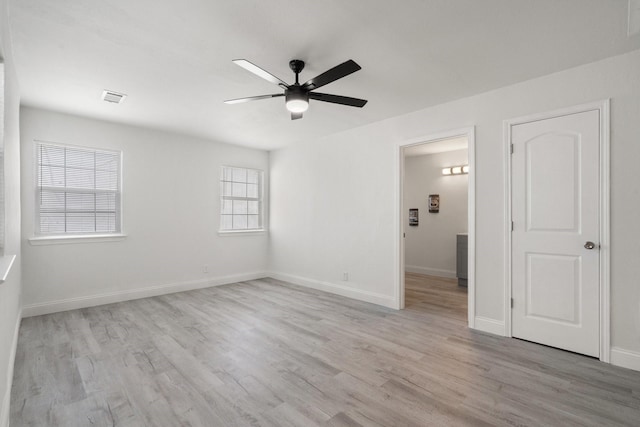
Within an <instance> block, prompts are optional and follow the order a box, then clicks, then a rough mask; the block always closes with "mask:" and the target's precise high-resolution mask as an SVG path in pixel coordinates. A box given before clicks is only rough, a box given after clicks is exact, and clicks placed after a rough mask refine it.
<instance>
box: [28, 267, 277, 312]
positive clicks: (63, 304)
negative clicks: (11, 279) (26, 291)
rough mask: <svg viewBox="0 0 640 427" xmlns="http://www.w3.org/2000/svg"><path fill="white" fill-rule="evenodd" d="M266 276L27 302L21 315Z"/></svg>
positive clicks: (222, 279)
mask: <svg viewBox="0 0 640 427" xmlns="http://www.w3.org/2000/svg"><path fill="white" fill-rule="evenodd" d="M266 276H267V274H266V273H265V272H254V273H245V274H234V275H229V276H220V277H215V278H209V279H204V280H192V281H188V282H179V283H168V284H164V285H158V286H149V287H144V288H138V289H131V290H126V291H116V292H107V293H104V294H97V295H88V296H83V297H76V298H68V299H63V300H57V301H48V302H43V303H37V304H29V305H25V306H24V307H23V308H22V315H23V317H31V316H40V315H42V314H50V313H58V312H60V311H68V310H75V309H78V308H87V307H95V306H97V305H104V304H112V303H116V302H122V301H129V300H134V299H140V298H148V297H155V296H158V295H166V294H172V293H175V292H184V291H191V290H194V289H203V288H209V287H212V286H220V285H228V284H230V283H236V282H244V281H247V280H256V279H261V278H263V277H266Z"/></svg>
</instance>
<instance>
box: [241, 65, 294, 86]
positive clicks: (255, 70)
mask: <svg viewBox="0 0 640 427" xmlns="http://www.w3.org/2000/svg"><path fill="white" fill-rule="evenodd" d="M233 62H234V63H235V64H237V65H239V66H241V67H242V68H244V69H245V70H247V71H250V72H252V73H253V74H255V75H256V76H258V77H262V78H263V79H265V80H266V81H268V82H271V83H273V84H276V85H280V86H282V85H284V86H285V87H289V85H288V84H287V83H286V82H285V81H283V80H280V79H279V78H277V77H276V76H274V75H273V74H271V73H270V72H268V71H266V70H263V69H262V68H260V67H258V66H257V65H256V64H253V63H251V62H249V61H247V60H246V59H234V60H233Z"/></svg>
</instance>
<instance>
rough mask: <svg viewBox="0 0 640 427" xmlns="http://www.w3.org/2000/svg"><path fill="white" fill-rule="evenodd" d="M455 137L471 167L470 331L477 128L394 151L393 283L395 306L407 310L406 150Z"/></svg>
mask: <svg viewBox="0 0 640 427" xmlns="http://www.w3.org/2000/svg"><path fill="white" fill-rule="evenodd" d="M456 137H466V138H467V150H468V152H467V157H468V164H469V174H468V190H467V191H468V193H467V194H468V207H467V209H468V214H467V221H468V235H469V237H468V245H469V255H468V266H467V267H468V271H467V277H468V278H467V299H468V304H467V308H468V310H467V312H468V323H469V327H470V328H474V327H475V283H476V281H475V276H476V274H475V273H476V256H475V255H476V245H475V242H476V185H475V182H476V178H475V177H476V156H475V147H476V143H475V127H474V126H468V127H463V128H458V129H452V130H448V131H443V132H439V133H434V134H429V135H425V136H422V137H419V138H413V139H410V140H406V141H400V142H398V143H397V144H396V147H395V156H396V162H395V163H396V166H397V168H398V169H397V172H396V174H395V177H396V183H395V188H396V197H395V209H394V211H395V221H394V222H395V226H396V245H395V246H396V247H395V252H396V256H395V268H394V270H395V277H396V280H395V283H394V288H395V290H394V306H395V308H397V309H398V310H401V309H403V308H404V298H405V280H404V273H405V272H404V263H405V254H404V252H405V250H404V249H405V248H404V237H403V233H404V226H405V221H406V218H405V217H406V215H405V209H404V207H403V203H404V149H405V148H406V147H410V146H413V145H421V144H428V143H431V142H436V141H441V140H443V139H451V138H456Z"/></svg>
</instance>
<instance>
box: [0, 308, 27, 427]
mask: <svg viewBox="0 0 640 427" xmlns="http://www.w3.org/2000/svg"><path fill="white" fill-rule="evenodd" d="M21 322H22V310H20V311H19V312H18V318H17V319H16V326H15V328H14V331H13V341H12V342H11V353H9V366H8V367H7V385H6V387H7V388H6V391H5V396H4V398H3V399H2V402H0V426H9V412H10V411H9V410H10V406H11V386H12V385H13V368H14V365H15V362H16V351H17V350H18V335H19V333H20V324H21ZM3 368H4V367H3Z"/></svg>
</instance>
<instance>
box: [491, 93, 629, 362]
mask: <svg viewBox="0 0 640 427" xmlns="http://www.w3.org/2000/svg"><path fill="white" fill-rule="evenodd" d="M594 110H595V111H598V112H599V114H600V177H599V187H600V188H599V190H600V202H599V215H600V230H599V231H600V360H601V361H602V362H606V363H609V362H610V359H611V357H613V351H612V350H611V329H610V328H611V308H610V299H611V273H610V271H611V270H610V262H611V260H610V257H611V253H610V251H611V248H610V243H609V239H610V230H611V228H610V197H611V196H610V195H611V191H610V190H611V189H610V178H609V176H610V165H609V162H610V160H609V156H610V142H609V139H610V128H609V126H610V100H609V99H605V100H602V101H596V102H591V103H587V104H581V105H576V106H573V107H567V108H562V109H559V110H554V111H549V112H544V113H538V114H532V115H529V116H524V117H518V118H514V119H509V120H504V121H503V141H504V148H503V149H504V173H505V187H504V200H505V205H504V216H505V222H504V231H505V239H504V257H505V271H504V283H505V287H504V302H503V304H504V319H505V333H504V334H505V336H507V337H511V336H512V329H511V285H512V284H511V263H512V260H511V245H512V243H511V221H512V218H511V128H512V127H513V126H514V125H517V124H522V123H528V122H532V121H538V120H545V119H551V118H554V117H560V116H565V115H569V114H578V113H583V112H586V111H594ZM617 354H622V353H617ZM618 357H621V356H618ZM625 360H627V359H625Z"/></svg>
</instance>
